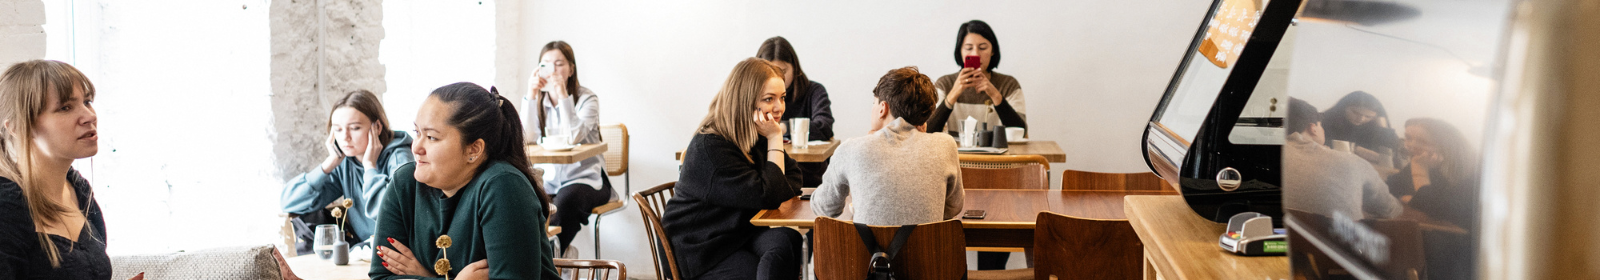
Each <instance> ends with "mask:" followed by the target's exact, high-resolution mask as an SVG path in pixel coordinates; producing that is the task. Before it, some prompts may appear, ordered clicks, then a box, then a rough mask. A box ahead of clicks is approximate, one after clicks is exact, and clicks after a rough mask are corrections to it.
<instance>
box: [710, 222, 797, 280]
mask: <svg viewBox="0 0 1600 280" xmlns="http://www.w3.org/2000/svg"><path fill="white" fill-rule="evenodd" d="M800 261H801V259H800V232H798V231H795V230H794V229H791V228H766V229H762V230H761V232H760V233H757V234H756V237H755V238H751V239H750V243H748V244H745V245H744V247H743V248H741V250H739V251H736V252H734V253H733V255H729V256H728V258H726V259H722V262H720V263H717V265H716V266H714V267H712V268H711V270H708V271H706V273H705V274H702V275H700V277H699V278H698V279H702V280H710V279H758V280H776V279H783V280H794V279H798V278H800Z"/></svg>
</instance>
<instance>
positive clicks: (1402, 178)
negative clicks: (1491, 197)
mask: <svg viewBox="0 0 1600 280" xmlns="http://www.w3.org/2000/svg"><path fill="white" fill-rule="evenodd" d="M1405 129H1406V130H1405V131H1406V139H1405V144H1406V150H1408V151H1409V152H1410V154H1411V160H1410V164H1408V165H1406V167H1405V168H1402V169H1401V171H1400V173H1396V174H1394V175H1392V176H1389V180H1388V184H1389V192H1390V193H1393V194H1394V195H1395V197H1398V198H1400V200H1401V201H1402V202H1404V203H1405V204H1406V207H1407V208H1411V209H1416V211H1417V212H1421V213H1422V214H1425V215H1427V217H1428V219H1430V220H1433V221H1443V222H1446V223H1449V225H1454V226H1456V227H1459V228H1460V229H1462V230H1463V231H1464V232H1465V233H1458V232H1454V231H1438V230H1429V231H1423V233H1422V234H1423V235H1422V239H1423V240H1422V243H1423V252H1426V256H1425V259H1426V260H1427V267H1428V273H1429V274H1430V275H1431V276H1430V277H1429V278H1434V279H1473V278H1476V277H1475V276H1474V275H1473V274H1474V272H1473V270H1472V267H1471V265H1472V256H1473V254H1472V252H1477V251H1478V250H1477V244H1478V242H1476V241H1477V237H1476V235H1477V234H1478V232H1479V231H1478V216H1479V208H1478V206H1477V205H1478V204H1477V203H1478V197H1479V192H1478V184H1479V182H1480V180H1479V179H1478V176H1479V175H1480V174H1479V161H1478V155H1477V152H1476V150H1477V149H1476V148H1474V147H1473V146H1472V144H1469V143H1467V138H1466V136H1464V135H1462V134H1461V131H1460V130H1457V129H1456V128H1455V127H1454V126H1451V125H1450V124H1448V123H1445V122H1444V121H1441V120H1438V119H1431V118H1418V119H1411V120H1407V121H1406V126H1405Z"/></svg>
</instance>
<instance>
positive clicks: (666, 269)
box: [633, 182, 683, 280]
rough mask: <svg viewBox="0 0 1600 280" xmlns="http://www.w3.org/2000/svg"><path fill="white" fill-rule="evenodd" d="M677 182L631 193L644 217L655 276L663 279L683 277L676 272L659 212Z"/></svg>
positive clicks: (675, 263) (663, 207)
mask: <svg viewBox="0 0 1600 280" xmlns="http://www.w3.org/2000/svg"><path fill="white" fill-rule="evenodd" d="M677 184H678V182H669V183H666V184H661V185H660V186H655V187H652V188H649V189H646V190H643V191H639V192H638V193H634V194H633V201H634V202H636V203H638V205H639V216H640V217H642V218H643V219H644V227H645V230H644V234H645V243H647V244H649V246H650V256H651V257H652V260H653V261H654V262H655V270H656V277H657V278H659V279H663V280H666V279H672V280H677V279H683V277H682V276H679V274H678V260H677V258H676V257H674V255H673V253H672V242H671V241H669V239H668V238H667V230H666V229H665V228H662V227H661V213H665V212H666V209H667V208H666V207H667V201H668V200H671V199H672V196H673V193H674V191H673V189H672V188H673V187H675V186H677Z"/></svg>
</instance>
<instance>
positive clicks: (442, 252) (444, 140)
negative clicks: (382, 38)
mask: <svg viewBox="0 0 1600 280" xmlns="http://www.w3.org/2000/svg"><path fill="white" fill-rule="evenodd" d="M416 129H417V131H416V132H415V133H413V134H415V135H417V140H416V142H415V143H413V144H412V146H411V147H412V148H411V153H412V154H414V155H415V156H416V160H417V161H416V162H415V163H412V164H406V165H404V166H401V167H400V169H398V170H396V171H395V174H394V175H393V176H392V177H391V178H393V179H392V181H393V185H391V186H390V187H389V194H388V196H387V197H385V198H384V199H383V209H384V211H382V212H381V213H380V214H379V218H378V233H377V236H376V237H377V238H374V240H373V242H374V243H376V244H377V245H378V251H377V256H374V258H375V259H381V260H382V261H380V262H374V263H373V264H372V270H371V271H370V272H369V274H368V275H369V276H371V277H372V279H416V278H419V277H421V278H427V279H432V278H439V277H441V275H444V276H446V277H448V278H451V279H464V280H466V279H556V278H557V277H558V276H557V272H556V269H555V264H554V263H553V262H552V261H551V258H552V256H551V252H553V249H552V244H550V241H549V240H548V239H545V238H543V237H544V235H545V233H544V232H545V231H544V225H545V219H547V218H548V217H549V216H550V213H549V211H548V209H549V207H548V205H550V204H549V203H550V199H549V196H547V195H546V194H545V193H544V190H543V188H540V187H537V186H534V185H533V183H532V182H533V181H532V180H530V178H535V177H534V176H533V173H532V172H530V170H529V166H530V164H529V163H528V157H527V155H526V153H525V152H524V150H523V148H522V124H521V121H520V120H519V118H518V117H517V111H516V107H514V105H513V103H512V102H510V101H506V99H505V98H504V97H501V96H500V95H499V93H498V92H494V91H492V90H484V89H483V87H480V86H478V85H476V84H472V83H466V82H461V83H455V84H450V85H447V86H444V87H440V88H439V89H436V90H434V91H433V93H432V94H430V95H429V96H428V99H427V100H426V101H424V102H423V103H422V109H421V110H420V111H418V112H417V120H416ZM445 237H448V238H445Z"/></svg>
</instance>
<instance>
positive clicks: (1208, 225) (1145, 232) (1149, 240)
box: [1123, 195, 1289, 280]
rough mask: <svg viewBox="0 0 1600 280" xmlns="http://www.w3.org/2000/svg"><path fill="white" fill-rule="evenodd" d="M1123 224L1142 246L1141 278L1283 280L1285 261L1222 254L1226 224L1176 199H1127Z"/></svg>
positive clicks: (1136, 197)
mask: <svg viewBox="0 0 1600 280" xmlns="http://www.w3.org/2000/svg"><path fill="white" fill-rule="evenodd" d="M1125 199H1126V200H1127V201H1125V202H1124V203H1123V205H1124V207H1125V208H1124V209H1123V210H1124V211H1125V212H1126V214H1127V216H1128V223H1129V224H1131V225H1133V231H1134V232H1136V233H1138V234H1139V241H1140V242H1143V243H1144V256H1145V261H1144V267H1145V269H1144V270H1145V276H1144V279H1157V275H1159V276H1160V277H1159V279H1169V280H1183V279H1288V278H1289V257H1284V256H1272V257H1246V256H1239V255H1234V254H1233V253H1229V252H1227V251H1223V250H1222V247H1220V246H1218V245H1217V238H1218V237H1219V236H1221V235H1222V232H1223V231H1224V230H1225V229H1226V228H1227V226H1228V225H1227V224H1222V223H1215V222H1212V221H1210V220H1206V219H1202V218H1200V216H1198V215H1195V213H1194V210H1191V209H1190V208H1189V205H1188V204H1187V203H1185V202H1184V201H1183V197H1182V196H1170V195H1169V196H1146V195H1130V196H1127V197H1126V198H1125Z"/></svg>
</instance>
